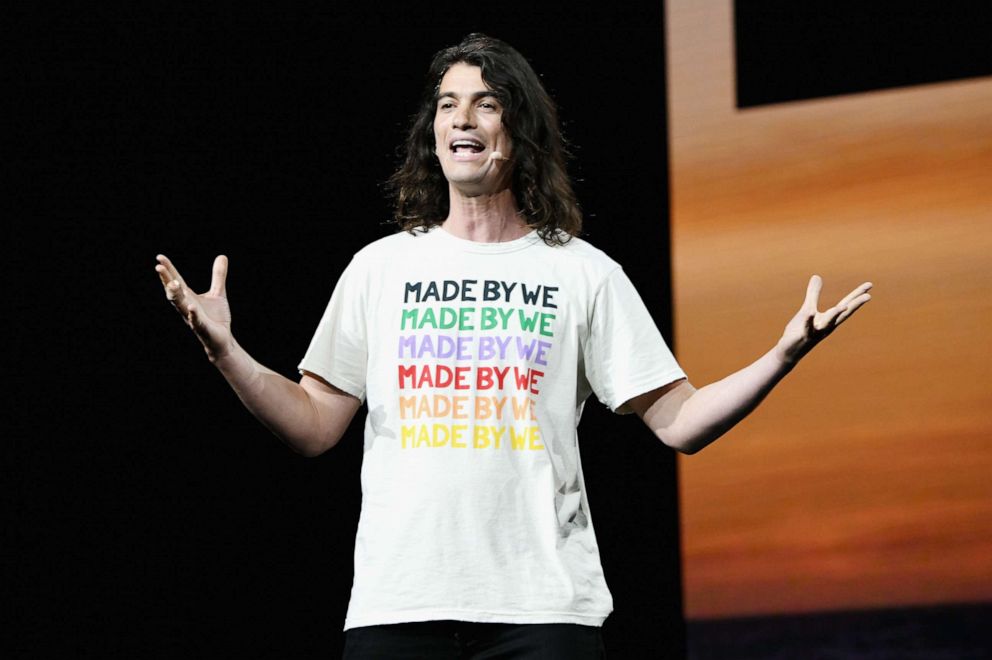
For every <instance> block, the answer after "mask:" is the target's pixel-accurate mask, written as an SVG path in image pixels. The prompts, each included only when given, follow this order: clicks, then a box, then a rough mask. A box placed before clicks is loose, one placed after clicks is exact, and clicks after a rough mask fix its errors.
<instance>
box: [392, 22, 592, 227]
mask: <svg viewBox="0 0 992 660" xmlns="http://www.w3.org/2000/svg"><path fill="white" fill-rule="evenodd" d="M458 63H465V64H469V65H472V66H477V67H479V68H480V69H481V70H482V79H483V81H485V83H486V85H488V86H489V87H490V88H491V89H493V90H494V91H495V92H496V96H497V98H498V99H499V101H500V104H501V105H502V106H503V115H502V121H503V127H504V129H505V130H506V131H507V133H508V134H509V136H510V139H511V141H512V144H513V164H514V167H513V179H512V182H511V190H512V192H513V196H514V199H515V200H516V203H517V208H518V209H520V214H521V215H522V216H523V218H524V221H525V222H526V223H527V225H528V226H530V227H533V228H534V229H536V230H537V233H538V235H540V236H541V238H542V239H544V241H545V242H546V243H548V244H549V245H556V244H557V245H561V244H564V243H565V242H567V241H568V239H569V238H570V237H571V236H577V235H578V234H579V232H580V231H581V230H582V212H581V210H580V209H579V205H578V202H577V201H576V199H575V193H574V192H573V191H572V183H571V181H570V180H569V178H568V174H567V173H566V171H565V160H566V158H567V157H568V152H567V151H566V148H565V141H564V138H563V137H562V135H561V130H560V129H559V127H558V111H557V109H556V107H555V104H554V101H552V100H551V97H550V96H549V95H548V93H547V92H546V91H545V90H544V87H543V86H542V85H541V81H540V79H539V78H538V77H537V74H536V73H534V69H532V68H531V66H530V64H529V63H528V62H527V60H525V59H524V57H523V56H522V55H521V54H520V53H518V52H517V51H516V50H514V49H513V48H512V47H510V46H509V45H508V44H506V43H504V42H502V41H500V40H499V39H493V38H492V37H487V36H486V35H484V34H480V33H473V34H470V35H468V36H467V37H465V38H464V39H463V40H462V42H461V43H460V44H458V45H457V46H452V47H450V48H446V49H444V50H442V51H439V52H438V53H437V54H436V55H435V56H434V60H433V61H432V62H431V66H430V69H429V71H428V74H427V84H426V86H425V88H424V93H423V98H422V99H421V101H420V109H419V110H418V112H417V114H416V115H414V117H413V123H412V125H411V127H410V133H409V134H408V135H407V138H406V144H405V145H404V153H403V154H402V156H403V163H402V165H400V168H399V169H398V170H397V171H396V172H395V173H394V174H393V175H392V176H391V177H390V178H389V180H388V181H387V183H386V186H387V190H388V191H389V193H390V194H391V196H392V197H393V198H394V212H393V217H394V219H395V221H396V222H397V223H399V225H400V227H402V228H403V229H405V230H406V231H409V232H410V233H413V230H414V229H417V228H423V230H424V231H426V230H427V228H429V227H432V226H434V225H438V224H441V223H442V222H444V220H445V218H447V216H448V203H449V200H448V183H447V180H446V179H445V178H444V174H443V172H442V171H441V166H440V164H439V162H438V161H437V159H436V157H435V153H434V149H435V144H434V115H435V111H436V107H437V93H438V89H439V88H440V85H441V79H442V78H443V77H444V74H445V73H447V71H448V69H450V68H451V67H452V66H453V65H454V64H458ZM559 230H561V231H562V232H564V233H565V234H566V235H567V236H566V237H564V238H563V237H562V236H561V235H560V233H559Z"/></svg>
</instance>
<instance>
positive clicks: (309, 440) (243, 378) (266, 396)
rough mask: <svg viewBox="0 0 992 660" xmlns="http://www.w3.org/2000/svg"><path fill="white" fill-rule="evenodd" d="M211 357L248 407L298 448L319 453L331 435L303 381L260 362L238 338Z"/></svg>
mask: <svg viewBox="0 0 992 660" xmlns="http://www.w3.org/2000/svg"><path fill="white" fill-rule="evenodd" d="M231 343H232V346H231V348H230V350H229V351H227V352H226V354H225V355H224V356H223V357H220V358H216V359H213V360H211V362H213V364H214V366H216V367H217V369H218V370H219V371H220V372H221V374H222V375H223V376H224V378H225V379H226V380H227V382H228V383H229V384H230V385H231V388H232V389H233V390H234V392H235V394H237V395H238V398H239V399H241V401H242V403H244V405H245V407H246V408H248V410H249V411H251V413H252V414H253V415H254V416H255V417H256V418H258V420H259V421H260V422H262V424H263V425H265V427H266V428H268V429H269V430H270V431H272V432H273V433H274V434H275V435H276V436H277V437H278V438H279V439H280V440H282V441H283V442H284V443H285V444H287V445H288V446H289V447H290V448H291V449H293V450H294V451H296V452H298V453H300V454H303V455H305V456H316V455H317V454H319V453H321V452H322V451H323V450H324V449H325V448H326V446H328V444H333V441H331V438H326V437H322V436H323V435H326V434H323V433H322V432H321V419H320V413H319V410H318V409H317V407H316V406H315V405H314V402H313V401H312V400H311V398H310V395H309V394H308V393H307V391H306V390H305V389H304V388H303V387H302V386H301V385H300V384H299V383H295V382H293V381H291V380H289V379H288V378H286V377H285V376H282V375H280V374H278V373H276V372H274V371H272V370H271V369H269V368H267V367H265V366H263V365H261V364H259V363H258V362H257V361H256V360H255V359H254V358H252V357H251V355H249V354H248V353H247V351H245V350H244V349H243V348H242V347H241V346H240V345H239V344H238V343H237V342H236V341H234V340H233V339H232V340H231Z"/></svg>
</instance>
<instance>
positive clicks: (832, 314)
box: [776, 275, 872, 364]
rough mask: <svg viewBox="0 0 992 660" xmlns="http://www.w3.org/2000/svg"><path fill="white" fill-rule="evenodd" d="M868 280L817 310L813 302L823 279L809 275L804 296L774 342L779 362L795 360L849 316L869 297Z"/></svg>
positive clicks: (815, 300) (791, 362) (815, 303)
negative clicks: (779, 336)
mask: <svg viewBox="0 0 992 660" xmlns="http://www.w3.org/2000/svg"><path fill="white" fill-rule="evenodd" d="M871 287H872V284H871V282H865V283H864V284H862V285H861V286H859V287H857V288H856V289H854V291H851V292H850V293H849V294H847V295H846V296H844V297H843V298H842V299H841V301H840V302H839V303H837V304H836V305H834V306H833V307H831V308H830V309H828V310H826V311H824V312H820V311H818V310H817V306H818V304H819V300H820V289H822V288H823V280H822V279H821V278H820V276H819V275H814V276H813V277H811V278H810V279H809V286H808V287H807V288H806V300H805V301H803V306H802V307H801V308H800V309H799V311H798V312H797V313H796V315H795V316H794V317H792V320H791V321H789V324H788V325H786V326H785V332H784V333H782V338H781V339H780V340H779V342H778V346H777V347H776V348H777V351H778V354H779V356H780V357H781V359H782V361H783V362H786V363H790V364H795V363H796V362H798V361H799V360H800V359H801V358H802V357H803V356H804V355H806V354H807V353H809V352H810V350H812V348H813V347H814V346H816V345H817V344H818V343H819V342H820V341H821V340H822V339H823V338H824V337H826V336H827V335H829V334H830V333H831V332H833V331H834V330H835V329H836V328H837V326H839V325H840V324H841V323H843V322H844V321H846V320H847V319H848V318H850V317H851V315H852V314H854V312H856V311H858V308H860V307H861V306H862V305H864V304H865V303H866V302H868V301H869V300H871V295H870V294H869V293H868V290H869V289H871Z"/></svg>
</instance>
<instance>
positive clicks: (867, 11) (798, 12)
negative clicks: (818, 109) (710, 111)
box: [734, 0, 992, 108]
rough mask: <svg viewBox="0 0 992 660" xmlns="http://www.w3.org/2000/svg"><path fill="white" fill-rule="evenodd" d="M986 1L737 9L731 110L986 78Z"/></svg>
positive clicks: (816, 2) (989, 61) (778, 2)
mask: <svg viewBox="0 0 992 660" xmlns="http://www.w3.org/2000/svg"><path fill="white" fill-rule="evenodd" d="M990 34H992V3H989V2H988V1H987V0H914V2H888V1H886V2H883V1H879V0H803V1H802V2H796V1H795V0H735V1H734V37H735V60H736V70H737V106H738V107H739V108H746V107H750V106H755V105H764V104H768V103H782V102H784V101H798V100H802V99H810V98H819V97H824V96H835V95H838V94H854V93H857V92H868V91H872V90H876V89H886V88H890V87H904V86H907V85H921V84H926V83H934V82H940V81H944V80H956V79H960V78H972V77H976V76H988V75H992V38H990V36H989V35H990Z"/></svg>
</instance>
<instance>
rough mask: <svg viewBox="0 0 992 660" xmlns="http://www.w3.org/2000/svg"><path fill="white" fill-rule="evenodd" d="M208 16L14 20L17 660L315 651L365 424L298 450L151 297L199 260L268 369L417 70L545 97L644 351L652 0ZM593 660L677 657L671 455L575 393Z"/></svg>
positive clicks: (656, 59)
mask: <svg viewBox="0 0 992 660" xmlns="http://www.w3.org/2000/svg"><path fill="white" fill-rule="evenodd" d="M655 4H656V6H651V7H650V8H648V9H642V8H639V7H638V6H636V5H629V6H623V7H618V8H616V9H611V8H600V9H597V10H588V9H583V8H582V7H581V6H578V5H575V6H573V5H568V4H562V5H551V4H541V5H539V6H538V5H536V4H534V5H533V6H525V5H507V4H501V5H499V6H495V5H489V6H487V7H482V6H469V5H466V4H461V3H459V4H454V3H451V4H436V3H435V4H431V5H429V6H427V5H425V6H420V5H412V4H411V5H409V6H408V7H407V8H406V9H403V10H399V11H396V10H386V9H382V10H365V11H357V10H355V9H347V10H345V9H335V8H334V6H333V5H330V4H328V3H321V4H318V5H314V6H309V7H305V6H303V5H293V6H292V8H287V7H280V6H271V7H267V6H264V5H262V4H256V3H242V2H222V3H203V4H201V5H195V6H193V5H190V6H182V7H181V6H179V5H176V4H169V5H166V4H165V3H163V4H162V5H159V6H158V7H154V6H151V5H147V4H145V5H138V4H134V5H126V6H125V5H121V6H114V5H108V4H102V5H99V6H95V7H88V8H85V9H84V8H74V9H72V10H63V11H62V12H61V13H60V12H45V13H44V14H42V13H41V12H40V11H39V10H36V9H32V8H20V9H17V10H16V11H14V12H13V13H12V16H11V21H10V25H11V26H12V28H13V29H14V30H15V31H17V32H19V33H20V34H19V36H21V37H22V39H23V48H20V49H18V50H17V52H16V53H15V56H14V59H13V61H12V65H11V68H10V69H9V71H10V79H11V80H10V82H11V83H12V87H11V89H12V90H13V92H12V93H11V94H10V98H11V100H12V102H13V103H14V104H15V105H16V106H17V109H19V110H20V111H21V112H20V115H19V121H18V123H17V125H16V129H15V130H14V131H13V133H14V134H13V135H12V146H13V147H14V148H13V149H12V150H11V151H10V153H11V154H12V155H11V156H10V158H9V163H10V164H11V165H12V166H13V170H14V171H15V174H14V177H13V178H12V179H11V181H12V183H13V184H14V185H12V189H13V190H14V191H16V192H13V193H12V195H11V199H12V200H13V201H14V202H15V203H16V204H17V207H16V209H15V212H16V215H14V216H13V217H14V218H15V220H16V222H15V223H13V226H12V229H11V230H9V232H10V236H9V238H10V243H9V247H8V261H7V264H6V265H7V266H8V268H7V273H8V275H9V276H10V275H12V277H8V278H7V280H8V284H7V290H8V292H13V295H8V297H7V300H8V305H7V313H8V323H7V326H8V327H7V331H8V340H7V348H8V350H7V351H6V356H5V362H6V363H7V369H6V372H7V374H8V378H9V381H8V382H9V384H10V385H11V387H10V388H9V390H10V393H9V394H8V401H9V406H10V411H11V414H10V415H9V416H8V417H9V418H10V424H9V432H8V442H7V443H6V447H5V449H6V452H7V454H8V456H7V458H8V460H6V461H5V465H6V466H7V470H5V472H6V473H7V477H8V478H7V479H6V482H7V483H8V484H9V486H10V487H11V489H12V492H13V497H11V498H10V499H9V500H8V503H9V505H10V512H11V513H10V515H9V516H8V520H9V523H10V524H9V526H8V528H9V531H10V533H9V543H8V544H7V551H6V553H5V569H6V571H7V573H8V576H9V577H8V579H7V580H6V581H5V582H6V584H7V586H8V588H9V590H10V593H11V595H12V597H13V598H12V600H13V602H14V604H15V609H16V611H15V619H14V622H15V624H16V625H17V630H18V633H17V634H16V635H14V636H9V637H8V639H7V642H6V644H9V645H11V646H12V647H13V648H12V649H11V650H12V651H14V652H15V654H16V655H17V656H23V657H28V656H36V657H44V656H50V655H52V654H53V653H57V654H60V655H76V656H81V657H86V656H100V657H120V656H128V657H177V656H203V655H207V654H212V653H224V654H225V655H227V654H232V653H237V654H239V655H241V656H243V657H322V658H326V657H338V656H339V654H340V649H341V643H342V635H341V628H342V626H343V620H344V613H345V608H346V606H347V602H348V597H349V592H350V588H351V579H352V553H353V543H354V534H355V527H356V524H357V519H358V511H359V506H360V490H359V480H358V475H359V468H360V464H361V442H362V438H361V426H362V418H363V417H364V413H362V414H360V415H359V416H358V417H356V421H355V422H354V424H353V425H352V427H351V429H350V430H349V433H348V435H347V436H346V437H345V438H344V440H343V441H342V442H341V443H340V444H339V445H338V446H337V447H336V448H334V449H333V450H332V451H330V452H328V453H327V454H325V455H323V456H321V457H319V458H316V459H305V458H301V457H299V456H297V455H295V454H293V453H292V452H291V451H290V450H289V449H287V448H286V447H284V446H283V445H282V444H280V443H279V442H278V440H276V439H275V438H274V437H273V436H271V435H270V434H269V433H268V432H267V431H265V429H263V428H262V427H261V426H260V425H259V424H258V423H257V422H256V421H255V420H254V419H253V418H252V417H251V416H250V415H249V414H248V413H246V412H245V411H244V410H243V408H242V407H241V404H240V402H239V401H238V400H237V398H236V397H235V396H234V394H233V393H232V392H231V391H230V389H229V388H228V386H227V385H226V383H225V382H224V381H223V379H222V378H221V377H220V376H219V375H218V374H217V373H216V372H215V370H214V369H213V367H211V365H210V364H209V363H208V362H207V361H206V359H205V358H204V356H203V353H202V350H201V349H200V347H199V345H198V343H197V342H196V340H195V339H194V338H193V336H192V335H191V334H190V333H189V331H188V330H187V329H186V328H185V326H184V325H183V323H182V322H181V320H180V319H179V318H178V316H177V315H176V314H175V312H174V311H173V310H172V309H171V307H170V306H169V305H168V304H167V303H166V301H165V299H164V295H163V292H162V289H161V285H160V284H159V282H158V278H157V276H156V274H155V272H154V270H153V268H154V265H155V260H154V259H155V255H156V254H158V253H164V254H167V255H169V256H170V257H171V258H172V259H173V261H174V262H175V263H176V265H177V266H178V268H179V269H180V272H182V273H183V275H184V276H185V277H186V279H187V281H188V282H189V283H190V284H191V285H192V286H193V287H194V288H195V289H198V290H202V289H205V288H206V287H207V286H208V285H209V273H210V264H211V262H212V259H213V257H214V256H215V255H216V254H218V253H224V254H227V255H228V256H229V258H230V274H229V278H228V291H229V295H230V300H231V304H232V309H233V313H234V332H235V335H236V336H237V337H238V340H239V342H240V343H241V344H242V345H243V346H245V347H246V348H247V350H248V351H249V352H250V353H252V354H253V355H254V356H255V357H256V358H257V359H258V360H259V361H260V362H262V363H263V364H266V365H267V366H269V367H270V368H272V369H275V370H276V371H279V372H281V373H283V374H286V375H287V376H289V377H291V378H294V379H295V378H296V372H295V367H296V364H297V362H298V361H299V359H300V357H301V356H302V354H303V351H304V350H305V348H306V346H307V344H308V342H309V339H310V336H311V334H312V332H313V330H314V328H315V326H316V323H317V321H318V319H319V318H320V314H321V312H322V311H323V308H324V306H325V305H326V302H327V299H328V297H329V295H330V292H331V290H332V288H333V285H334V283H335V281H336V279H337V277H338V275H339V274H340V272H341V270H342V269H343V268H344V266H345V264H346V263H347V261H348V259H349V258H350V256H351V254H353V253H354V252H355V251H357V250H358V249H359V248H360V247H362V246H363V245H365V244H366V243H368V242H370V241H372V240H375V239H377V238H379V237H381V236H385V235H387V234H388V233H391V232H392V231H393V229H392V227H390V226H389V225H388V221H389V207H388V204H387V203H386V201H385V200H384V198H383V195H382V190H381V182H382V181H383V180H385V179H386V178H387V177H388V175H389V174H390V173H391V171H392V169H393V167H394V165H395V163H396V160H397V158H396V148H397V145H398V144H399V143H400V141H401V139H402V136H403V134H404V131H405V128H406V125H407V119H408V116H409V114H410V113H412V112H413V111H414V106H415V101H416V99H417V97H418V94H419V92H420V89H421V86H422V84H423V81H424V78H423V76H424V73H425V72H426V68H427V64H428V62H429V60H430V56H431V55H432V54H433V53H434V52H435V51H436V50H438V49H440V48H442V47H444V46H447V45H450V44H452V43H455V42H457V41H458V40H460V38H461V37H462V36H464V35H465V34H466V33H468V32H471V31H476V30H479V31H484V32H486V33H488V34H491V35H492V36H496V37H499V38H502V39H504V40H506V41H508V42H509V43H511V44H513V45H514V46H515V47H516V48H517V49H519V50H520V51H521V52H522V53H524V55H525V56H527V57H528V58H529V59H530V60H531V62H532V64H533V65H534V67H535V69H536V70H537V71H538V72H539V73H540V74H541V75H542V77H543V78H544V80H545V81H546V85H547V87H548V88H549V90H550V91H551V92H552V94H553V96H555V98H556V99H557V100H558V102H559V104H560V106H561V116H562V119H563V122H564V127H565V133H566V136H567V137H568V138H569V139H570V140H571V142H572V143H573V150H574V152H575V155H576V159H575V161H574V164H573V166H572V170H571V171H572V174H573V176H574V177H575V178H576V179H577V183H576V187H577V192H578V194H579V198H580V200H581V202H582V204H583V207H584V209H585V211H586V215H587V232H586V234H585V238H587V239H588V240H590V241H591V242H592V243H593V244H594V245H596V246H598V247H601V248H603V249H604V250H606V251H607V253H608V254H610V255H612V256H613V257H614V258H616V259H617V260H618V261H620V262H621V263H622V264H623V265H624V266H625V269H626V270H627V272H628V273H629V274H630V276H631V278H632V279H633V280H634V282H635V285H636V286H637V287H638V290H639V291H640V292H641V293H642V296H643V297H644V299H645V301H646V303H647V304H648V306H649V308H650V309H651V310H652V312H653V313H655V314H656V320H657V321H658V323H659V326H660V327H661V328H662V330H663V332H665V334H666V336H667V337H669V338H670V337H671V334H670V332H669V328H670V325H671V323H670V318H669V314H668V312H667V310H668V307H669V300H670V291H669V277H668V274H669V261H668V253H669V247H668V230H667V213H668V198H667V149H666V144H665V97H664V84H663V81H664V60H663V57H664V55H663V54H664V48H663V34H664V33H663V25H662V7H661V3H655ZM580 438H581V439H582V441H581V449H582V453H583V463H584V466H585V472H586V478H587V483H588V487H589V491H590V501H591V508H592V510H593V518H594V520H595V525H596V531H597V536H598V539H599V543H600V549H601V553H602V558H603V563H604V569H605V571H606V576H607V581H608V582H609V584H610V587H611V589H612V592H613V595H614V598H615V608H616V609H615V611H614V613H613V614H612V615H611V616H610V617H609V619H608V620H607V622H606V624H605V627H604V636H605V638H606V643H607V648H608V651H609V652H610V654H611V657H614V658H638V657H658V655H660V654H662V653H670V654H671V655H672V656H673V657H678V656H680V655H681V654H682V653H683V652H684V632H683V629H684V625H683V622H682V619H681V595H680V586H679V579H680V578H679V561H678V528H677V502H676V493H677V490H676V483H675V461H674V456H673V454H672V452H671V451H670V450H667V449H666V448H664V447H663V446H662V445H661V444H660V443H659V442H658V441H657V440H655V439H654V438H653V437H651V436H650V434H649V433H648V432H647V430H646V429H645V428H644V427H643V425H642V424H641V423H640V421H639V420H637V419H636V418H635V417H633V416H627V417H622V418H621V417H617V416H615V415H612V414H611V413H609V412H608V411H607V410H606V409H605V408H604V407H603V406H601V405H600V404H599V403H598V402H596V401H594V400H593V401H591V402H590V403H589V405H588V406H587V409H586V413H585V416H584V419H583V423H582V427H581V428H580Z"/></svg>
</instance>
